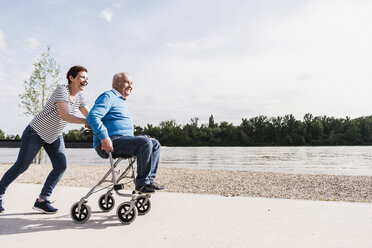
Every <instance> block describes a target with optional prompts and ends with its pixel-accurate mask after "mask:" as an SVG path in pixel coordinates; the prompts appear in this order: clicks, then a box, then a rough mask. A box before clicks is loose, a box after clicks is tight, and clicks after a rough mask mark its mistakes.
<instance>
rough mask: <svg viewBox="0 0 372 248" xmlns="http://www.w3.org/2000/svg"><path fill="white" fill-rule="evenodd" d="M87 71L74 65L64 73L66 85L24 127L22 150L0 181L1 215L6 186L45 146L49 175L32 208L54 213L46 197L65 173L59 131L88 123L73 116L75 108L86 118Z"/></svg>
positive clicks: (62, 146) (64, 155) (65, 165)
mask: <svg viewBox="0 0 372 248" xmlns="http://www.w3.org/2000/svg"><path fill="white" fill-rule="evenodd" d="M87 73H88V70H87V69H86V68H85V67H83V66H73V67H71V68H70V70H69V71H68V72H67V76H66V77H67V80H68V85H61V86H59V87H57V89H56V90H55V91H54V92H53V94H52V96H51V97H50V98H49V100H48V102H47V103H46V104H45V106H44V108H43V109H42V110H41V112H40V113H39V114H38V115H36V116H35V117H34V119H33V120H32V121H31V123H30V124H29V125H28V126H27V127H26V129H25V131H24V132H23V134H22V138H21V147H20V150H19V154H18V158H17V161H16V162H15V164H14V165H13V166H12V167H11V168H10V169H9V170H8V171H7V172H6V173H5V174H4V176H3V178H2V179H1V181H0V212H3V211H4V207H3V199H2V197H3V195H4V193H5V191H6V189H7V188H8V186H9V185H10V184H11V183H12V182H13V181H14V180H15V179H16V178H17V177H18V176H19V175H20V174H22V173H23V172H25V171H26V170H27V169H28V167H29V166H30V164H31V162H32V161H33V159H34V158H35V156H36V154H37V153H38V152H39V151H40V149H41V147H44V149H45V151H46V153H47V154H48V156H49V158H50V161H51V162H52V167H53V169H52V171H51V172H50V174H49V175H48V177H47V179H46V181H45V184H44V187H43V188H42V190H41V193H40V195H39V197H38V198H37V199H36V201H35V204H34V207H33V209H35V210H38V211H41V212H43V213H47V214H53V213H56V212H57V210H58V209H56V208H54V207H53V206H52V205H51V204H50V201H49V196H50V195H51V194H52V191H53V189H54V187H55V186H56V184H57V183H58V182H59V180H60V179H61V177H62V175H63V173H64V171H65V170H66V167H67V163H66V154H65V143H64V140H63V136H62V130H63V128H64V127H65V126H66V124H67V122H69V123H76V124H85V125H86V124H87V122H86V119H85V118H80V117H77V116H75V115H74V114H75V112H76V110H77V109H79V110H80V112H81V113H82V114H83V115H84V116H85V117H87V115H88V112H89V109H88V108H87V106H86V105H85V101H84V97H83V95H82V90H84V88H85V87H86V86H87V85H88V74H87Z"/></svg>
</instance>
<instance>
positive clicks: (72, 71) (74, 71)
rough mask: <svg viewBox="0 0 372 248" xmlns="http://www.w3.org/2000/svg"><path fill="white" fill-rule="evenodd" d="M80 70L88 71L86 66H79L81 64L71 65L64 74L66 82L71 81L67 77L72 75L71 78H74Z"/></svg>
mask: <svg viewBox="0 0 372 248" xmlns="http://www.w3.org/2000/svg"><path fill="white" fill-rule="evenodd" d="M81 71H85V72H88V70H87V68H85V67H84V66H81V65H75V66H73V67H71V68H70V70H68V72H67V75H66V78H67V80H68V84H70V83H71V80H70V78H69V77H70V76H72V77H73V78H75V77H76V76H77V74H78V73H79V72H81Z"/></svg>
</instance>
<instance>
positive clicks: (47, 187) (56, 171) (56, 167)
mask: <svg viewBox="0 0 372 248" xmlns="http://www.w3.org/2000/svg"><path fill="white" fill-rule="evenodd" d="M44 149H45V151H46V152H47V154H48V156H49V158H50V161H51V162H52V167H53V169H52V171H51V172H50V173H49V175H48V177H47V179H46V181H45V183H44V187H43V188H42V190H41V193H40V195H39V197H40V198H42V199H44V200H48V198H49V196H50V195H51V194H52V192H53V189H54V188H55V186H56V185H57V183H58V182H59V180H60V179H61V177H62V176H63V173H64V172H65V170H66V168H67V161H66V154H65V142H64V140H63V137H62V135H60V136H59V137H58V139H57V140H56V141H54V142H53V143H52V144H45V145H44Z"/></svg>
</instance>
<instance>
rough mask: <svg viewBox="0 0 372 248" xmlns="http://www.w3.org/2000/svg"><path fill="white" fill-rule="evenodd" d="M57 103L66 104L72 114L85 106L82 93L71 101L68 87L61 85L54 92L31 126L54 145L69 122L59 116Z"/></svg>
mask: <svg viewBox="0 0 372 248" xmlns="http://www.w3.org/2000/svg"><path fill="white" fill-rule="evenodd" d="M57 102H66V103H67V105H68V111H69V112H70V114H75V113H76V111H77V110H78V109H79V108H82V107H84V106H85V100H84V97H83V95H82V92H81V91H80V92H79V93H78V94H77V96H76V98H75V101H72V100H71V97H70V91H69V90H68V85H61V86H59V87H57V89H56V90H55V91H54V92H53V94H52V96H51V97H50V98H49V100H48V101H47V103H46V104H45V106H44V108H43V109H42V110H41V112H40V113H39V114H37V115H36V116H35V117H34V119H33V120H32V121H31V123H30V126H31V127H32V128H33V129H34V130H35V131H36V133H37V134H38V135H39V136H40V138H42V139H43V140H44V141H45V142H46V143H48V144H51V143H53V142H54V141H55V140H56V139H57V138H58V136H59V135H61V134H62V130H63V128H64V127H65V126H66V125H67V122H66V121H64V120H62V118H61V116H60V115H59V112H58V108H57V104H56V103H57Z"/></svg>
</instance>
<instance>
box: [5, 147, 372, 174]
mask: <svg viewBox="0 0 372 248" xmlns="http://www.w3.org/2000/svg"><path fill="white" fill-rule="evenodd" d="M18 151H19V149H18V148H0V163H13V162H14V161H15V159H16V157H17V154H18ZM66 153H67V159H68V163H69V164H76V165H91V166H95V165H107V166H108V160H105V159H101V158H100V157H98V155H97V154H96V152H95V151H94V150H93V149H67V151H66ZM43 163H50V161H49V159H48V158H46V159H45V160H44V161H43ZM160 165H161V166H164V167H170V168H194V169H219V170H247V171H270V172H284V173H303V174H329V175H365V176H372V146H332V147H162V152H161V159H160Z"/></svg>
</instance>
